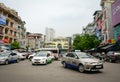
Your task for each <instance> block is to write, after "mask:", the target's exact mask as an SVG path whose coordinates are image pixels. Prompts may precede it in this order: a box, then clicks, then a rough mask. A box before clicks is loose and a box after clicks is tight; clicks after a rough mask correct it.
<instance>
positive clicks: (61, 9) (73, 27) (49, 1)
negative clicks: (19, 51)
mask: <svg viewBox="0 0 120 82" xmlns="http://www.w3.org/2000/svg"><path fill="white" fill-rule="evenodd" d="M100 1H101V0H0V2H1V3H4V4H5V5H6V6H8V7H10V8H12V9H14V10H16V11H17V12H18V14H19V16H20V17H21V18H22V20H23V21H25V22H26V25H25V27H26V28H27V31H29V32H32V33H42V34H45V28H46V27H49V28H53V29H54V30H55V32H56V36H65V37H66V36H72V35H73V34H75V33H81V32H82V28H83V26H86V25H87V24H88V23H90V22H92V21H93V13H94V12H95V11H96V10H100V9H101V7H100Z"/></svg>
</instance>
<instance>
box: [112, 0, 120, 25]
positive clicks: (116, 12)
mask: <svg viewBox="0 0 120 82" xmlns="http://www.w3.org/2000/svg"><path fill="white" fill-rule="evenodd" d="M118 23H120V0H116V1H115V2H114V3H113V4H112V25H113V26H115V25H117V24H118Z"/></svg>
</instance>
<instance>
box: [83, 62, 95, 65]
mask: <svg viewBox="0 0 120 82" xmlns="http://www.w3.org/2000/svg"><path fill="white" fill-rule="evenodd" d="M85 64H86V65H93V64H95V62H85Z"/></svg>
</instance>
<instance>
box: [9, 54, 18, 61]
mask: <svg viewBox="0 0 120 82" xmlns="http://www.w3.org/2000/svg"><path fill="white" fill-rule="evenodd" d="M10 55H11V59H12V61H15V60H17V54H16V53H11V54H10Z"/></svg>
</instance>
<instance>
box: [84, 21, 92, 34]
mask: <svg viewBox="0 0 120 82" xmlns="http://www.w3.org/2000/svg"><path fill="white" fill-rule="evenodd" d="M84 33H85V34H89V35H93V34H94V24H93V23H89V24H88V25H87V26H86V27H85V28H84Z"/></svg>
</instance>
